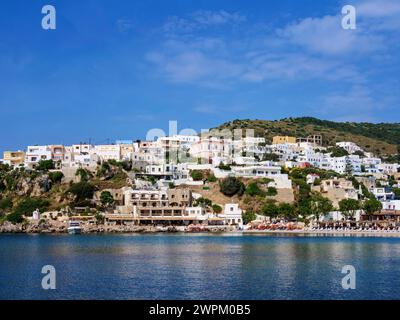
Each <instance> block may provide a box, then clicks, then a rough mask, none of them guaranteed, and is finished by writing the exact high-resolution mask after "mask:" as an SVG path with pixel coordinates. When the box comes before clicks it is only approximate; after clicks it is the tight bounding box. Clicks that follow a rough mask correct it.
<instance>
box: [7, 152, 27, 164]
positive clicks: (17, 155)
mask: <svg viewBox="0 0 400 320" xmlns="http://www.w3.org/2000/svg"><path fill="white" fill-rule="evenodd" d="M3 161H4V163H7V164H9V165H11V166H19V165H20V164H24V162H25V152H23V151H4V153H3Z"/></svg>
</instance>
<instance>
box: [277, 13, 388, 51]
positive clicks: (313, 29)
mask: <svg viewBox="0 0 400 320" xmlns="http://www.w3.org/2000/svg"><path fill="white" fill-rule="evenodd" d="M341 19H342V17H341V16H340V15H335V16H324V17H322V18H306V19H303V20H301V21H300V22H297V23H293V24H290V25H288V26H287V27H285V28H284V29H282V30H279V31H278V34H279V36H282V37H283V38H285V39H287V41H289V42H290V43H293V44H296V45H300V46H302V47H304V48H305V49H308V50H310V51H312V52H317V53H323V54H329V55H336V54H351V53H360V52H361V53H366V52H371V51H375V50H379V49H381V48H382V46H383V43H384V42H383V39H382V37H381V36H380V35H379V34H372V33H370V32H369V31H368V30H367V29H366V28H365V25H360V24H358V25H357V29H356V30H345V29H343V28H342V25H341Z"/></svg>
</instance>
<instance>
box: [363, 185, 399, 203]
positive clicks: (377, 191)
mask: <svg viewBox="0 0 400 320" xmlns="http://www.w3.org/2000/svg"><path fill="white" fill-rule="evenodd" d="M369 191H370V192H371V193H372V194H373V195H374V196H375V198H376V199H378V200H379V201H387V200H393V199H394V192H393V191H392V190H391V189H389V188H385V187H376V188H371V189H370V190H369Z"/></svg>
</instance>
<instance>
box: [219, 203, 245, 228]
mask: <svg viewBox="0 0 400 320" xmlns="http://www.w3.org/2000/svg"><path fill="white" fill-rule="evenodd" d="M218 217H219V218H222V219H224V222H225V224H228V225H238V226H239V227H240V228H241V227H243V218H242V209H240V208H239V205H238V204H237V203H227V204H225V206H224V212H223V213H221V214H219V215H218Z"/></svg>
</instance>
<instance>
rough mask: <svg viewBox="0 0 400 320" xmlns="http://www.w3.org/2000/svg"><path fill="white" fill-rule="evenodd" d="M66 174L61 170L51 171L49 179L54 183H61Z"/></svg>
mask: <svg viewBox="0 0 400 320" xmlns="http://www.w3.org/2000/svg"><path fill="white" fill-rule="evenodd" d="M63 177H64V174H63V173H62V172H60V171H55V172H49V179H50V181H51V182H52V183H60V182H61V180H62V178H63Z"/></svg>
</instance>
